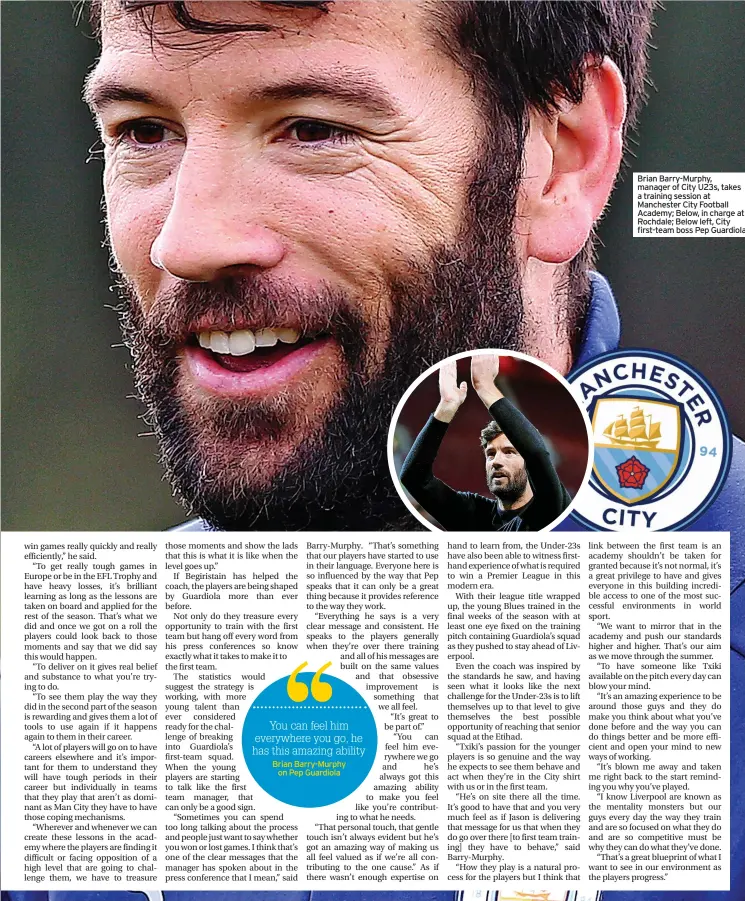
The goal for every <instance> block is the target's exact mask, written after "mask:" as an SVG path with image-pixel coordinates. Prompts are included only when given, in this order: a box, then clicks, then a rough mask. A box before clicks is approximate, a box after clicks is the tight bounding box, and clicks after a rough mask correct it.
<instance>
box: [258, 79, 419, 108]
mask: <svg viewBox="0 0 745 901" xmlns="http://www.w3.org/2000/svg"><path fill="white" fill-rule="evenodd" d="M256 96H257V98H258V99H259V100H262V99H263V100H276V101H283V100H303V99H313V98H314V97H319V98H322V99H326V100H336V101H341V102H342V103H348V104H352V105H355V106H364V107H367V108H368V109H369V110H370V111H371V112H374V113H378V114H381V115H384V116H391V117H397V116H401V115H402V112H401V107H400V106H399V104H398V102H397V101H396V99H395V97H394V96H393V94H391V93H390V91H388V90H387V88H385V87H383V85H381V84H379V83H378V82H377V81H376V80H375V79H374V78H371V77H370V76H369V75H368V74H367V73H364V72H363V73H360V72H355V71H353V70H349V69H343V70H338V71H335V72H332V73H313V74H312V75H304V76H302V77H301V78H296V79H292V80H286V81H283V82H281V83H280V84H276V85H267V86H265V87H263V88H261V89H260V90H259V91H258V92H257V95H256Z"/></svg>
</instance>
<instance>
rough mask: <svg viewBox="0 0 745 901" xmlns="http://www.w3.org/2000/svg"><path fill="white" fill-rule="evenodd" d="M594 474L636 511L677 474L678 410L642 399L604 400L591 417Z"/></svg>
mask: <svg viewBox="0 0 745 901" xmlns="http://www.w3.org/2000/svg"><path fill="white" fill-rule="evenodd" d="M592 434H593V442H594V462H593V468H592V469H593V474H594V476H595V478H596V479H597V480H598V481H599V482H600V484H601V485H602V486H603V488H604V489H605V490H606V491H607V492H609V493H610V494H611V495H613V497H615V498H618V500H620V501H622V502H623V503H624V504H627V505H628V506H633V505H634V504H638V503H639V502H641V501H645V500H648V499H649V498H651V497H653V496H654V495H655V494H657V493H658V492H659V491H660V490H661V489H662V488H663V487H664V486H665V485H666V484H667V482H669V481H670V479H671V477H672V475H673V473H674V472H675V470H676V469H677V466H678V461H679V459H680V447H681V418H680V408H679V406H678V405H677V404H675V403H665V402H663V401H657V400H649V399H648V398H644V397H638V398H637V397H610V398H600V399H599V400H598V401H597V402H596V404H595V409H594V411H593V415H592Z"/></svg>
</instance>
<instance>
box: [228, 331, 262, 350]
mask: <svg viewBox="0 0 745 901" xmlns="http://www.w3.org/2000/svg"><path fill="white" fill-rule="evenodd" d="M255 347H256V339H255V338H254V333H253V332H252V331H251V330H250V329H241V330H240V331H239V332H231V333H230V353H231V354H232V355H233V356H234V357H243V356H245V355H246V354H250V353H251V351H252V350H253V349H254V348H255Z"/></svg>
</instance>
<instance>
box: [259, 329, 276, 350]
mask: <svg viewBox="0 0 745 901" xmlns="http://www.w3.org/2000/svg"><path fill="white" fill-rule="evenodd" d="M276 343H277V333H276V332H275V331H274V329H273V328H260V329H259V330H258V332H256V346H257V347H274V345H275V344H276Z"/></svg>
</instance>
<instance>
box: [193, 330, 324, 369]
mask: <svg viewBox="0 0 745 901" xmlns="http://www.w3.org/2000/svg"><path fill="white" fill-rule="evenodd" d="M321 337H324V336H322V335H320V334H317V333H314V334H303V335H301V334H300V332H299V331H298V330H297V329H294V328H262V329H238V330H236V331H232V332H226V331H201V332H199V334H195V335H194V336H193V343H198V344H199V346H200V347H202V348H203V349H204V350H206V351H208V352H209V353H210V355H211V357H212V358H213V359H214V361H215V362H217V363H218V364H219V365H220V366H222V367H224V368H225V369H228V370H230V371H231V372H253V371H254V370H256V369H262V368H264V367H267V366H273V365H274V364H275V363H278V362H279V361H280V360H282V359H283V358H284V357H286V356H288V355H289V354H292V353H294V352H295V351H297V350H299V349H300V348H301V347H304V346H305V345H307V344H310V343H311V342H312V341H317V340H318V339H319V338H321Z"/></svg>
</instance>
